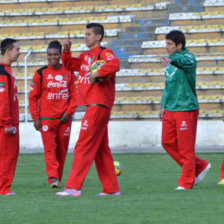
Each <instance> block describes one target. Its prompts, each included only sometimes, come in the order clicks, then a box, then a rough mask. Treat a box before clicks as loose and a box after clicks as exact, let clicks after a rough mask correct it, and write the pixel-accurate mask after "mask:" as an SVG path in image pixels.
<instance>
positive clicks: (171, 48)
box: [166, 39, 182, 55]
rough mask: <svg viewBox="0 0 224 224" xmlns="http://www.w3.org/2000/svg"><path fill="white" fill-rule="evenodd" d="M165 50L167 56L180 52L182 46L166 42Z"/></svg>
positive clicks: (169, 41) (170, 41)
mask: <svg viewBox="0 0 224 224" xmlns="http://www.w3.org/2000/svg"><path fill="white" fill-rule="evenodd" d="M166 50H167V53H168V54H169V55H171V54H173V53H175V52H177V51H181V50H182V44H178V45H176V44H175V42H173V41H172V40H169V39H167V40H166Z"/></svg>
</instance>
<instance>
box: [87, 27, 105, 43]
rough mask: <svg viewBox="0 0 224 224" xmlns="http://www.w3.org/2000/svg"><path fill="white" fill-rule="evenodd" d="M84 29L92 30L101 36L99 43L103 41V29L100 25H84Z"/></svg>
mask: <svg viewBox="0 0 224 224" xmlns="http://www.w3.org/2000/svg"><path fill="white" fill-rule="evenodd" d="M86 28H87V29H90V28H93V32H94V33H95V34H96V35H98V34H100V35H101V38H100V42H101V41H102V40H103V37H104V27H103V25H101V24H100V23H89V24H87V25H86Z"/></svg>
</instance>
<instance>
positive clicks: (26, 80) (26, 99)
mask: <svg viewBox="0 0 224 224" xmlns="http://www.w3.org/2000/svg"><path fill="white" fill-rule="evenodd" d="M32 51H33V49H32V48H31V49H30V50H29V51H28V52H27V54H26V56H25V57H24V76H25V80H24V83H25V123H27V121H28V106H29V103H28V72H27V60H28V57H29V56H30V54H31V53H32Z"/></svg>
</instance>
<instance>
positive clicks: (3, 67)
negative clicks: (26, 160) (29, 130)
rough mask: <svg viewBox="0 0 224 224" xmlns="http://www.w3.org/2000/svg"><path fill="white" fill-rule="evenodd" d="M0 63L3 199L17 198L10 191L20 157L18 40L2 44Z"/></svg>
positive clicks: (5, 41)
mask: <svg viewBox="0 0 224 224" xmlns="http://www.w3.org/2000/svg"><path fill="white" fill-rule="evenodd" d="M1 54H2V60H1V61H2V62H1V63H0V142H1V143H0V195H14V194H15V193H14V192H12V191H11V189H10V187H11V184H12V181H13V178H14V174H15V170H16V163H17V159H18V155H19V101H18V93H17V86H16V79H15V76H14V74H13V72H12V69H11V66H10V65H11V64H12V62H15V61H17V59H18V57H19V54H20V52H19V45H18V43H17V41H16V40H15V39H11V38H6V39H4V40H3V41H2V42H1Z"/></svg>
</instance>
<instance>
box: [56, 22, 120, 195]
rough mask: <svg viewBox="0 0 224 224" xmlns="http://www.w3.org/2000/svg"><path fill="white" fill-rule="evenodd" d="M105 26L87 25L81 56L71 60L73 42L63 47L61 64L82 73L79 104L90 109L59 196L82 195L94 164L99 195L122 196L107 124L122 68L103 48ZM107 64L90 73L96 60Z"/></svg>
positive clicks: (111, 54) (113, 56)
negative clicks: (83, 50) (84, 46)
mask: <svg viewBox="0 0 224 224" xmlns="http://www.w3.org/2000/svg"><path fill="white" fill-rule="evenodd" d="M103 37H104V27H103V26H102V25H101V24H98V23H90V24H87V26H86V33H85V43H86V46H87V47H88V48H89V49H90V50H89V51H86V52H83V53H81V54H80V56H79V57H76V58H73V57H71V51H70V48H71V41H70V38H69V37H68V40H67V42H66V43H65V44H64V51H63V53H62V61H63V64H64V65H65V67H66V68H67V69H69V70H75V71H79V84H78V89H79V94H78V95H79V97H78V99H79V104H80V105H86V106H87V110H86V113H85V115H84V118H83V120H82V123H81V130H80V134H79V138H78V141H77V143H76V146H75V149H74V160H73V164H72V168H71V172H70V175H69V177H68V180H67V183H66V185H65V189H64V191H62V192H58V193H57V194H56V195H58V196H81V193H82V192H81V189H82V185H83V183H84V180H85V178H86V175H87V173H88V171H89V169H90V167H91V165H92V163H93V161H95V165H96V169H97V172H98V176H99V179H100V181H101V184H102V186H103V190H102V192H101V193H99V194H98V195H100V196H101V195H120V189H119V184H118V181H117V177H116V174H115V169H114V164H113V157H112V154H111V151H110V148H109V143H108V122H109V119H110V113H111V108H112V106H113V103H114V97H115V74H116V72H117V71H119V69H120V63H119V59H118V58H116V56H115V55H114V53H113V52H112V50H110V49H108V48H104V47H102V46H101V45H100V42H101V41H102V39H103ZM99 59H100V60H104V61H105V62H106V63H105V64H104V65H103V66H102V67H101V68H100V69H99V70H98V71H97V72H95V73H93V74H91V72H90V68H91V65H92V64H93V63H94V62H95V61H97V60H99Z"/></svg>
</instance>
